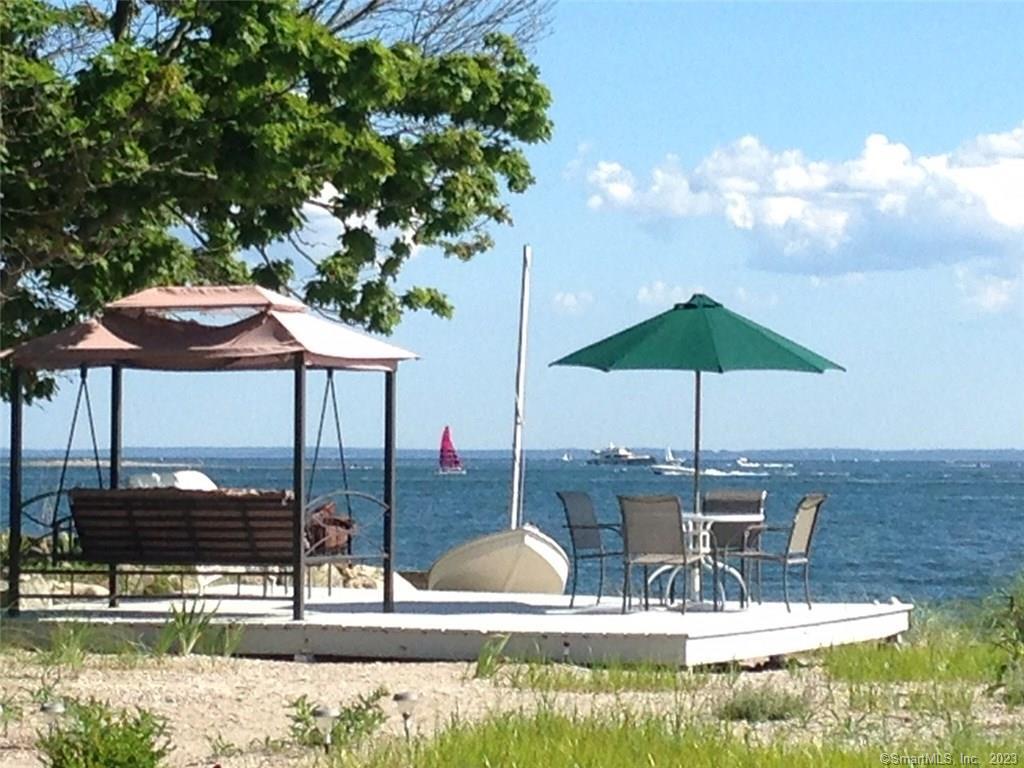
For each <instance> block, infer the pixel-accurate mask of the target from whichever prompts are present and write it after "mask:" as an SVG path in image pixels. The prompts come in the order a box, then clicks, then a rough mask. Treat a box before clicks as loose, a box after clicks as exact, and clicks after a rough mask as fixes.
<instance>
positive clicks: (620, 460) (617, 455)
mask: <svg viewBox="0 0 1024 768" xmlns="http://www.w3.org/2000/svg"><path fill="white" fill-rule="evenodd" d="M590 453H591V456H590V458H589V459H587V464H612V465H615V466H648V465H651V464H654V463H655V461H654V457H653V456H651V455H650V454H648V453H634V452H633V451H631V450H629V448H623V447H622V446H621V445H615V443H608V447H607V448H599V449H597V450H594V451H591V452H590Z"/></svg>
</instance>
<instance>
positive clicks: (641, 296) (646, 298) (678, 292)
mask: <svg viewBox="0 0 1024 768" xmlns="http://www.w3.org/2000/svg"><path fill="white" fill-rule="evenodd" d="M695 293H703V289H702V288H694V289H692V290H691V289H689V288H684V287H683V286H681V285H668V284H666V283H664V282H662V281H661V280H655V281H654V282H653V283H651V284H650V285H641V286H640V289H639V290H638V291H637V292H636V300H637V301H638V302H640V303H641V304H647V305H653V306H664V305H667V304H678V303H679V302H682V301H687V300H689V298H690V297H691V296H693V294H695Z"/></svg>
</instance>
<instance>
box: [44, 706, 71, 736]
mask: <svg viewBox="0 0 1024 768" xmlns="http://www.w3.org/2000/svg"><path fill="white" fill-rule="evenodd" d="M65 711H66V710H65V708H64V702H63V701H61V700H60V699H47V700H46V701H44V702H43V703H42V704H40V705H39V714H41V715H42V716H43V720H45V721H46V726H47V729H48V730H49V731H50V732H51V733H52V732H53V729H54V728H55V727H56V725H57V722H58V721H59V720H60V719H61V718H62V717H64V712H65Z"/></svg>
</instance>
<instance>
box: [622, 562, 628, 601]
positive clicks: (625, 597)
mask: <svg viewBox="0 0 1024 768" xmlns="http://www.w3.org/2000/svg"><path fill="white" fill-rule="evenodd" d="M622 571H623V578H622V612H623V613H625V612H626V602H627V601H628V600H629V561H628V560H627V561H626V562H625V563H623V564H622Z"/></svg>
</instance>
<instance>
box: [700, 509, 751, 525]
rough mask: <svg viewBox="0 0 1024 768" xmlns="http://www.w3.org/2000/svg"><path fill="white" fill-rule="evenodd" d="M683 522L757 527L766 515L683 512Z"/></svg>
mask: <svg viewBox="0 0 1024 768" xmlns="http://www.w3.org/2000/svg"><path fill="white" fill-rule="evenodd" d="M683 520H684V521H685V522H687V523H707V524H709V525H710V524H712V523H749V524H750V525H756V524H757V523H763V522H764V515H756V514H738V515H732V514H727V513H724V512H723V513H720V514H714V513H712V514H709V515H696V514H694V513H693V512H683Z"/></svg>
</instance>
